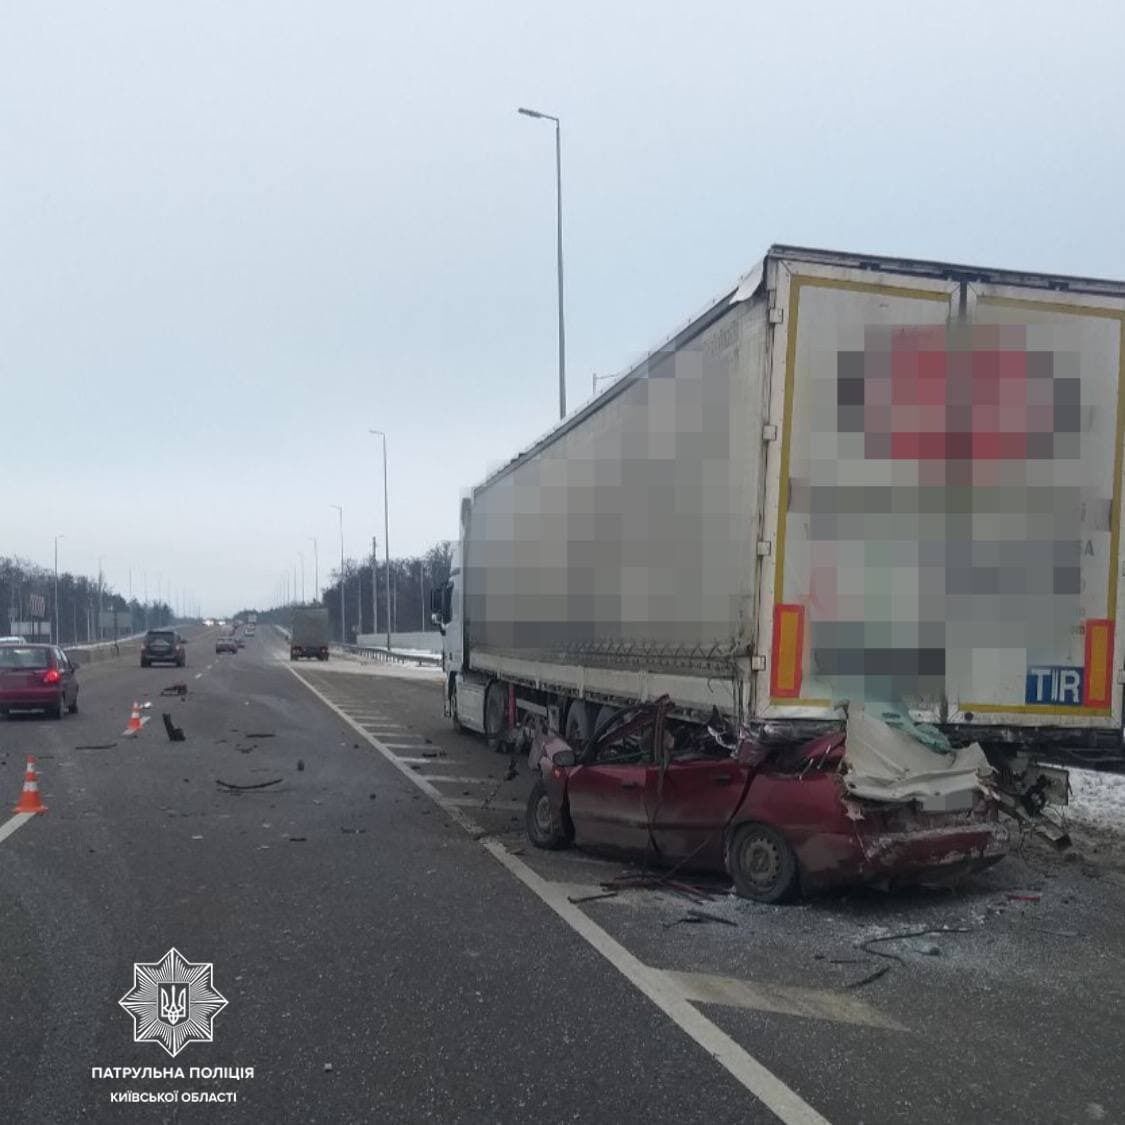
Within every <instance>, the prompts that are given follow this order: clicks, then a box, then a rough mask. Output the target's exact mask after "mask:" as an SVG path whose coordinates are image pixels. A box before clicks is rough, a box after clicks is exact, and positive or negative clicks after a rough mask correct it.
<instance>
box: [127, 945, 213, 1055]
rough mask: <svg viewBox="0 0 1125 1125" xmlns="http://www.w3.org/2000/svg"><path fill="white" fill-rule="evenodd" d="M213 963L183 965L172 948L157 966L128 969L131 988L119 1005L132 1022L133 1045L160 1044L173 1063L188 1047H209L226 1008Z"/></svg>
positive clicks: (140, 964) (139, 965)
mask: <svg viewBox="0 0 1125 1125" xmlns="http://www.w3.org/2000/svg"><path fill="white" fill-rule="evenodd" d="M212 972H213V969H212V963H211V962H210V961H202V962H199V963H195V962H192V961H188V960H187V958H185V957H184V955H183V954H182V953H180V951H179V950H178V949H176V948H175V947H173V948H172V949H169V950H168V952H167V953H165V954H164V956H163V957H162V958H161V959H160V960H159V961H154V962H151V963H149V962H143V961H137V962H134V964H133V987H132V988H131V989H130V990H129V991H128V992H126V993H125V995H124V996H122V997H121V999H120V1000H119V1001H118V1004H120V1005H121V1007H122V1008H124V1009H125V1011H126V1012H128V1013H129V1015H131V1016H132V1017H133V1042H134V1043H159V1044H160V1046H162V1047H163V1048H164V1050H166V1051H167V1052H168V1054H169V1055H171V1056H172V1058H175V1057H176V1056H177V1055H178V1054H179V1053H180V1052H181V1051H182V1050H183V1049H184V1048H185V1047H186V1046H187V1045H188V1044H189V1043H210V1042H211V1040H212V1035H213V1024H214V1020H215V1017H216V1016H217V1015H218V1014H219V1013H220V1012H221V1011H222V1010H223V1009H224V1008H225V1007H226V1006H227V1000H226V997H225V996H223V995H222V993H220V992H219V991H218V990H217V989H216V988H215V986H214V983H213V982H212Z"/></svg>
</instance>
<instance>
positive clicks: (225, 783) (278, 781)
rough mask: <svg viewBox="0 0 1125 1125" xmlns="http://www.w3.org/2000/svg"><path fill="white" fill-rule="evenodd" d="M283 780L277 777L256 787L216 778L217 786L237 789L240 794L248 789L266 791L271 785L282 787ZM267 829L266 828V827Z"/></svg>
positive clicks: (260, 782) (255, 785) (259, 783)
mask: <svg viewBox="0 0 1125 1125" xmlns="http://www.w3.org/2000/svg"><path fill="white" fill-rule="evenodd" d="M281 781H282V779H281V778H280V777H275V778H274V779H273V780H272V781H259V782H257V783H256V784H254V785H235V784H234V783H233V782H230V781H223V780H222V779H221V778H218V777H217V778H215V784H216V785H221V786H222V787H223V788H224V789H236V790H239V791H240V792H241V791H243V790H246V789H266V788H268V787H269V786H271V785H280V784H281ZM264 827H265V826H264Z"/></svg>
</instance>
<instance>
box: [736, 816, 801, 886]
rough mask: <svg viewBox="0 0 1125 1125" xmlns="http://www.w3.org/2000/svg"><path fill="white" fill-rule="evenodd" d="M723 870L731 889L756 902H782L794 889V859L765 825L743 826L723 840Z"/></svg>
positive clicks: (784, 843)
mask: <svg viewBox="0 0 1125 1125" xmlns="http://www.w3.org/2000/svg"><path fill="white" fill-rule="evenodd" d="M725 860H726V868H727V874H728V875H730V877H731V880H732V881H733V883H734V887H735V890H736V891H738V893H739V894H740V895H742V897H743V898H752V899H754V900H755V901H756V902H785V901H787V900H788V899H790V898H792V897H793V895H794V893H795V892H796V890H797V883H798V878H797V876H798V871H797V857H796V856H795V855H794V854H793V849H792V848H791V847H790V846H789V844H788V843H787V842H786V840H785V837H784V836H782V835H781V833H780V832H777V831H776V830H774V829H773V828H770V827H768V826H767V825H765V824H744V825H742V826H741V827H740V828H737V829H735V831H734V833H733V834H732V835H731V837H730V838H729V839H728V840H727V846H726V855H725Z"/></svg>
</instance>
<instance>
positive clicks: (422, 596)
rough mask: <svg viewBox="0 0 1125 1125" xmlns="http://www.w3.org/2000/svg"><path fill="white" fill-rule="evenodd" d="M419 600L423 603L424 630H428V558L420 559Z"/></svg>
mask: <svg viewBox="0 0 1125 1125" xmlns="http://www.w3.org/2000/svg"><path fill="white" fill-rule="evenodd" d="M418 600H419V601H420V602H421V603H422V610H421V612H422V632H423V633H424V632H425V631H426V560H425V559H419V560H418Z"/></svg>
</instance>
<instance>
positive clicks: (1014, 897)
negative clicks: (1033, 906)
mask: <svg viewBox="0 0 1125 1125" xmlns="http://www.w3.org/2000/svg"><path fill="white" fill-rule="evenodd" d="M1008 898H1009V899H1010V900H1011V901H1012V902H1038V901H1039V900H1040V898H1042V895H1024V894H1009V895H1008Z"/></svg>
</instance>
